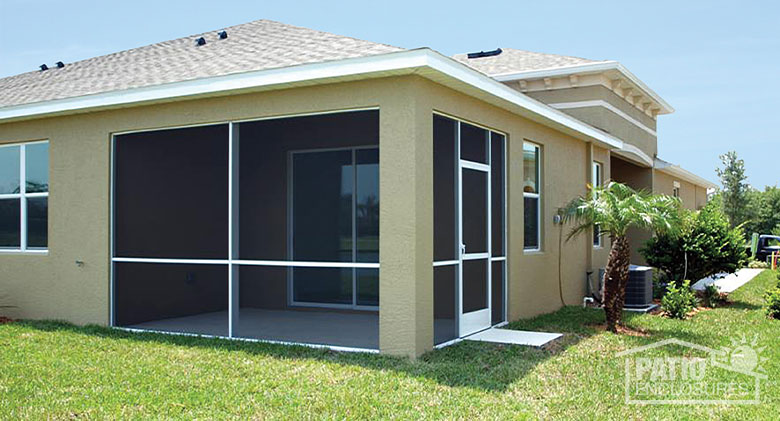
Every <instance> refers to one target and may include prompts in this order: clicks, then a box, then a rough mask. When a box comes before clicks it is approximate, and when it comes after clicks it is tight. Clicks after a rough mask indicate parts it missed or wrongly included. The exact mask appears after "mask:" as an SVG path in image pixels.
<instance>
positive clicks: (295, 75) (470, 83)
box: [0, 48, 623, 149]
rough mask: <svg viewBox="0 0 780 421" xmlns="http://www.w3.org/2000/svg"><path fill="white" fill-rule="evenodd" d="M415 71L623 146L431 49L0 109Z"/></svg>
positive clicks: (152, 98) (64, 110) (22, 115)
mask: <svg viewBox="0 0 780 421" xmlns="http://www.w3.org/2000/svg"><path fill="white" fill-rule="evenodd" d="M411 73H415V74H419V75H421V76H423V77H427V78H430V79H434V80H435V81H437V82H439V83H443V84H445V85H447V86H448V87H451V88H453V89H457V90H460V91H464V92H466V93H468V94H470V95H472V96H478V97H480V98H481V99H483V100H487V101H489V102H491V103H493V104H494V105H497V106H500V107H502V108H505V109H508V110H509V111H512V112H514V113H517V114H520V115H523V116H525V117H528V118H531V119H533V120H535V121H537V122H541V123H543V124H546V125H549V126H552V127H554V128H556V129H558V130H560V131H562V132H564V133H567V134H570V135H572V136H574V137H576V138H579V139H582V140H585V141H588V142H595V143H597V144H599V145H601V146H604V147H607V148H616V149H619V148H622V147H623V142H622V141H621V140H620V139H618V138H615V137H613V136H611V135H609V134H607V133H605V132H603V131H601V130H598V129H596V128H594V127H592V126H590V125H588V124H586V123H583V122H581V121H579V120H577V119H575V118H573V117H571V116H569V115H567V114H564V113H563V112H561V111H558V110H556V109H554V108H552V107H549V106H547V105H545V104H543V103H541V102H539V101H536V100H534V99H532V98H530V97H528V96H526V95H523V94H522V93H520V92H517V91H515V90H514V89H511V88H509V87H508V86H506V85H504V84H502V83H500V82H498V81H496V80H494V79H493V78H491V77H489V76H486V75H484V74H482V73H480V72H478V71H476V70H474V69H472V68H470V67H468V66H467V65H465V64H463V63H460V62H458V61H456V60H454V59H452V58H449V57H446V56H444V55H442V54H440V53H438V52H436V51H433V50H431V49H429V48H420V49H415V50H406V51H400V52H393V53H387V54H378V55H373V56H367V57H359V58H352V59H345V60H334V61H327V62H320V63H311V64H303V65H298V66H291V67H284V68H278V69H268V70H259V71H252V72H245V73H237V74H230V75H224V76H215V77H209V78H201V79H195V80H189V81H182V82H174V83H168V84H162V85H155V86H147V87H141V88H133V89H127V90H121V91H111V92H105V93H99V94H94V95H85V96H80V97H74V98H65V99H57V100H52V101H45V102H38V103H32V104H23V105H18V106H10V107H3V108H0V124H2V123H4V122H10V121H17V120H23V119H33V118H41V117H48V116H54V115H67V114H75V113H84V112H92V111H97V110H103V109H112V108H122V107H129V106H139V105H148V104H153V103H159V102H170V101H178V100H185V99H194V98H199V97H207V96H221V95H226V94H232V93H236V92H251V91H258V90H271V89H285V88H290V87H295V86H306V85H314V84H325V83H333V82H335V81H347V80H360V79H368V78H379V77H387V76H393V75H402V74H411Z"/></svg>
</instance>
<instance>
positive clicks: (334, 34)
mask: <svg viewBox="0 0 780 421" xmlns="http://www.w3.org/2000/svg"><path fill="white" fill-rule="evenodd" d="M260 22H266V23H271V24H274V25H280V26H285V27H288V28H294V29H297V30H303V31H314V32H319V33H320V34H327V35H331V36H334V37H340V38H348V39H351V40H354V41H360V42H370V43H372V44H377V45H382V46H385V47H389V48H397V49H399V50H404V48H402V47H397V46H395V45H390V44H385V43H380V42H374V41H368V40H364V39H360V38H356V37H351V36H347V35H339V34H336V33H333V32H327V31H321V30H319V29H312V28H307V27H304V26H297V25H291V24H289V23H284V22H279V21H275V20H272V19H255V20H252V21H249V22H244V23H239V24H235V25H231V26H222V27H220V28H219V29H211V30H208V31H204V32H199V33H195V34H190V35H185V36H182V37H178V38H171V39H167V40H164V41H158V42H153V43H151V44H144V45H139V46H137V47H131V48H125V49H124V50H119V51H114V52H111V53H107V54H101V55H97V56H92V57H87V58H84V59H81V60H77V61H73V62H70V63H65V64H66V67H68V66H73V65H77V64H82V63H85V62H90V61H92V60H99V59H105V58H108V57H115V56H116V57H120V56H122V55H123V54H127V53H128V52H131V51H135V50H139V49H141V48H150V47H154V46H164V45H167V44H170V43H173V42H176V41H183V40H186V39H192V40H193V42H194V40H196V39H197V38H198V37H201V36H204V35H208V34H212V33H216V31H221V30H224V31H227V33H228V37H230V30H232V29H236V28H239V27H243V26H247V25H252V24H257V23H260ZM39 72H40V70H30V71H28V72H23V73H17V74H15V75H10V76H5V77H1V78H0V82H2V81H6V80H9V79H13V78H16V77H18V76H22V75H27V74H30V73H39Z"/></svg>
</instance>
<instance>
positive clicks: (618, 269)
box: [604, 235, 631, 332]
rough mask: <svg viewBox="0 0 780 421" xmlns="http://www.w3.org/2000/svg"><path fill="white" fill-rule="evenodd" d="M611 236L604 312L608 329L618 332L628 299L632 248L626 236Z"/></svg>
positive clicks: (605, 282) (605, 276)
mask: <svg viewBox="0 0 780 421" xmlns="http://www.w3.org/2000/svg"><path fill="white" fill-rule="evenodd" d="M610 237H611V239H612V248H611V249H610V251H609V260H608V261H607V267H606V269H605V272H606V273H605V274H604V312H605V313H606V315H607V330H609V331H610V332H617V325H618V324H619V323H620V319H621V317H622V316H623V304H624V303H625V300H626V284H627V283H628V267H629V263H630V259H631V249H630V248H629V245H628V239H627V238H626V236H624V235H618V236H610Z"/></svg>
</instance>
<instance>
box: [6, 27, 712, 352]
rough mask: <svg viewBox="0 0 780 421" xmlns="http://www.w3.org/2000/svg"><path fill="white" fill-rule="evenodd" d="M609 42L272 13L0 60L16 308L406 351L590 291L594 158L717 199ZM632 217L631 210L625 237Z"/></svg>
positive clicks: (640, 183)
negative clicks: (382, 40) (172, 35)
mask: <svg viewBox="0 0 780 421" xmlns="http://www.w3.org/2000/svg"><path fill="white" fill-rule="evenodd" d="M672 111H673V110H672V108H671V106H669V105H668V104H667V103H666V102H665V101H664V100H663V99H661V98H660V97H659V96H658V95H657V94H656V93H654V92H653V91H652V90H651V89H650V88H649V87H647V86H646V85H645V84H644V83H642V81H641V80H639V79H638V78H637V77H636V76H634V75H633V74H631V73H630V72H629V71H628V70H627V69H625V68H624V67H623V66H622V65H620V64H619V63H617V62H614V61H592V60H585V59H579V58H574V57H565V56H557V55H551V54H539V53H531V52H526V51H520V50H512V49H503V50H495V51H488V52H480V53H472V54H467V55H466V54H464V55H457V56H455V57H446V56H443V55H441V54H439V53H437V52H436V51H433V50H431V49H428V48H421V49H414V50H404V49H401V48H396V47H392V46H388V45H383V44H377V43H372V42H367V41H362V40H357V39H354V38H349V37H344V36H338V35H333V34H328V33H323V32H319V31H315V30H310V29H306V28H299V27H294V26H290V25H286V24H281V23H277V22H271V21H256V22H251V23H247V24H243V25H238V26H235V27H230V28H226V29H224V30H220V31H214V32H209V33H205V34H200V35H195V36H191V37H185V38H181V39H177V40H173V41H166V42H161V43H158V44H154V45H149V46H146V47H141V48H136V49H132V50H128V51H123V52H119V53H115V54H110V55H106V56H102V57H96V58H92V59H88V60H84V61H80V62H76V63H67V64H65V63H58V64H57V65H51V66H48V67H46V66H42V67H41V69H40V70H36V71H33V72H29V73H24V74H21V75H17V76H12V77H8V78H4V79H0V294H4V295H5V296H6V297H7V300H8V301H9V304H11V305H13V306H15V308H13V309H12V310H10V312H11V314H10V316H12V317H19V318H36V319H42V318H46V319H63V320H68V321H71V322H74V323H97V324H102V325H110V326H115V327H118V328H126V329H138V330H154V331H163V332H175V333H188V334H203V335H213V336H220V337H231V338H241V339H250V340H268V341H278V342H286V343H306V344H319V345H326V346H330V347H333V348H335V349H345V350H346V349H351V350H354V349H358V350H369V351H381V352H386V353H391V354H400V355H410V356H416V355H419V354H421V353H423V352H425V351H427V350H430V349H432V348H433V347H434V346H442V345H446V344H448V343H451V342H452V341H453V340H457V339H458V338H463V337H466V336H468V335H470V334H472V333H474V332H479V331H481V330H484V329H487V328H490V327H491V326H496V325H500V324H502V323H504V322H506V321H507V320H512V319H517V318H520V317H526V316H532V315H535V314H539V313H543V312H549V311H553V310H556V309H557V308H559V307H560V305H561V304H560V299H559V295H560V294H559V288H558V273H559V272H558V261H559V259H558V257H559V255H561V254H562V255H563V257H564V258H563V259H562V261H563V265H562V268H561V272H560V273H561V285H562V295H563V298H564V300H565V301H566V303H568V304H579V303H581V302H582V298H583V296H584V295H585V294H586V279H587V278H586V273H587V272H589V271H594V270H597V269H598V268H600V267H603V266H604V263H605V261H606V257H607V252H608V247H609V245H608V244H607V242H608V240H606V239H603V238H599V237H598V236H597V235H594V236H591V237H587V238H586V237H581V238H578V239H576V240H573V241H570V242H564V243H563V244H562V246H560V248H559V245H558V237H559V234H560V231H561V230H562V229H564V230H565V229H566V228H565V227H561V226H560V225H557V224H555V220H554V215H555V214H556V211H557V209H558V208H559V207H560V206H562V205H564V204H565V203H566V202H568V201H569V200H570V199H572V198H573V197H575V196H577V195H581V194H583V193H585V191H586V186H587V184H589V183H603V182H605V181H606V180H608V179H614V180H617V181H621V182H626V183H628V184H630V185H632V186H633V187H636V188H644V189H648V190H652V191H655V192H661V193H666V194H674V195H677V196H679V197H681V198H682V200H683V202H684V203H685V205H686V206H688V207H691V208H697V207H700V206H702V205H703V204H704V203H705V202H706V196H707V194H706V193H707V188H710V187H713V185H712V184H711V183H710V182H708V181H706V180H704V179H702V178H701V177H698V176H696V175H694V174H692V173H690V172H687V171H685V170H683V169H682V168H680V167H678V166H675V165H672V164H670V163H668V162H666V161H663V160H661V159H660V158H658V156H657V137H656V121H657V118H658V116H660V115H663V114H667V113H670V112H672ZM643 235H646V234H643V233H636V234H635V236H634V237H635V240H634V241H635V242H639V241H640V240H641V238H642V236H643Z"/></svg>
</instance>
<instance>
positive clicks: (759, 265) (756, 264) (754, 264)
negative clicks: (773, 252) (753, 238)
mask: <svg viewBox="0 0 780 421" xmlns="http://www.w3.org/2000/svg"><path fill="white" fill-rule="evenodd" d="M748 267H749V268H750V269H767V268H769V263H767V262H762V261H760V260H753V261H751V262H750V263H748Z"/></svg>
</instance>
